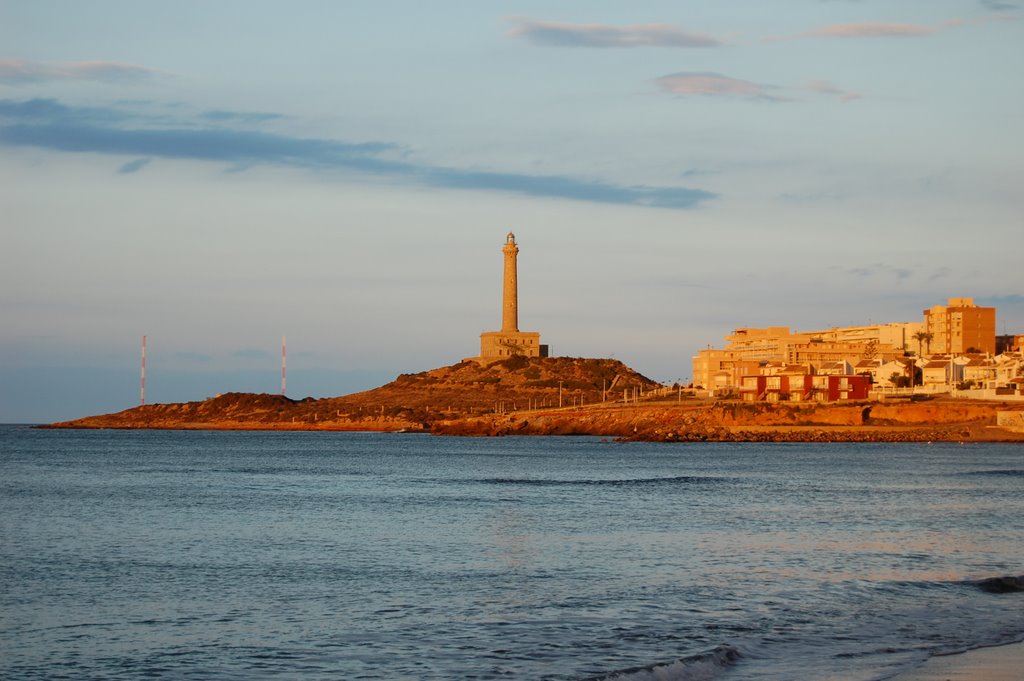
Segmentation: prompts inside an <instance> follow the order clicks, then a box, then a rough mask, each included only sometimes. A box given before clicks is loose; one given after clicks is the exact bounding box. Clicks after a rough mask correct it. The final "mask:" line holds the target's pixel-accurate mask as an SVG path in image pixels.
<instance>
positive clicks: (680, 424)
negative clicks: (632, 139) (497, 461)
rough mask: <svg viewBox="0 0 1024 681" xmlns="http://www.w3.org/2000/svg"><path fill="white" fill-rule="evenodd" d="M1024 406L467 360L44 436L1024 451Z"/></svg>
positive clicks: (137, 414) (225, 398)
mask: <svg viewBox="0 0 1024 681" xmlns="http://www.w3.org/2000/svg"><path fill="white" fill-rule="evenodd" d="M1007 411H1020V412H1024V405H1022V404H1019V403H1018V404H1003V403H1000V402H981V401H976V400H958V399H951V398H937V399H930V400H927V401H922V402H917V401H912V400H909V399H900V400H892V399H890V400H887V401H884V402H864V401H858V402H832V403H817V402H804V403H775V404H773V403H764V402H760V403H749V402H740V401H734V400H718V399H699V398H696V397H694V396H693V395H692V394H687V395H685V396H684V393H683V391H682V390H681V389H679V388H675V389H673V388H667V387H665V386H660V385H659V384H657V383H655V382H654V381H651V380H650V379H648V378H646V377H644V376H642V375H640V374H638V373H636V372H635V371H633V370H632V369H630V368H629V367H627V366H626V365H624V364H622V363H621V362H618V361H616V360H608V359H574V358H524V357H514V358H509V359H504V360H500V361H477V360H465V361H463V362H461V363H459V364H456V365H452V366H449V367H442V368H440V369H434V370H432V371H427V372H423V373H420V374H408V375H402V376H399V377H398V378H397V379H396V380H395V381H392V382H391V383H389V384H387V385H385V386H381V387H380V388H376V389H375V390H370V391H366V392H362V393H355V394H352V395H347V396H343V397H334V398H324V399H313V398H306V399H303V400H292V399H289V398H287V397H284V396H282V395H268V394H252V393H227V394H224V395H219V396H217V397H214V398H211V399H208V400H204V401H198V402H186V403H176V404H152V405H144V406H139V407H135V408H132V409H128V410H125V411H122V412H118V413H114V414H105V415H99V416H89V417H85V418H81V419H76V420H72V421H64V422H60V423H53V424H47V425H44V426H40V427H43V428H114V429H169V430H264V431H281V430H286V431H375V432H416V433H432V434H437V435H468V436H502V435H594V436H600V437H608V438H615V439H620V440H643V441H664V442H697V441H715V442H766V441H776V442H840V441H846V442H930V441H947V442H1022V443H1024V432H1018V431H1017V430H1014V429H1010V428H1006V427H999V426H998V425H997V424H998V416H999V414H1000V412H1007Z"/></svg>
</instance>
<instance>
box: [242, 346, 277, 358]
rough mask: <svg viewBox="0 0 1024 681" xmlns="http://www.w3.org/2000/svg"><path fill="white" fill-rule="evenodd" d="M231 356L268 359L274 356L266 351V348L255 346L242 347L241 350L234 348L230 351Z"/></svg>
mask: <svg viewBox="0 0 1024 681" xmlns="http://www.w3.org/2000/svg"><path fill="white" fill-rule="evenodd" d="M231 356H232V357H237V358H239V359H269V358H271V357H275V356H276V355H274V354H273V353H270V352H267V351H266V350H259V349H257V348H242V349H241V350H235V351H234V352H232V353H231Z"/></svg>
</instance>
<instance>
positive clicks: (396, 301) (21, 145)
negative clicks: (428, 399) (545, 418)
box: [0, 0, 1024, 422]
mask: <svg viewBox="0 0 1024 681" xmlns="http://www.w3.org/2000/svg"><path fill="white" fill-rule="evenodd" d="M1021 64H1024V1H1019V0H900V1H899V2H893V1H892V0H726V1H723V2H706V1H701V2H698V1H688V0H665V1H659V0H650V1H643V0H638V1H636V2H628V3H626V2H603V1H599V0H569V1H565V2H554V3H553V2H514V1H507V2H499V1H495V2H458V3H456V2H448V1H445V0H438V1H437V2H431V3H423V2H413V1H411V0H401V1H399V0H374V1H369V0H367V1H364V2H360V1H356V0H353V1H350V2H328V1H323V2H313V1H306V2H302V1H299V2H287V3H286V2H263V1H259V0H244V1H236V2H232V1H227V0H224V1H219V2H205V1H203V2H195V1H189V0H178V1H176V2H173V3H168V2H148V1H146V0H125V1H123V2H107V1H103V0H94V1H91V2H88V3H82V2H71V1H63V2H57V1H50V0H25V1H23V2H22V1H15V0H0V422H41V421H53V420H58V419H69V418H74V417H78V416H84V415H87V414H94V413H103V412H109V411H116V410H120V409H126V408H129V407H132V406H134V405H136V404H138V401H139V355H140V347H139V346H140V341H141V337H142V336H143V335H146V336H147V339H148V348H147V350H148V353H147V389H146V398H147V402H174V401H187V400H201V399H205V398H206V397H209V396H211V395H215V394H217V393H222V392H227V391H231V390H244V391H254V392H278V391H279V390H280V344H281V338H282V336H287V340H288V371H289V374H288V394H289V396H291V397H294V398H301V397H305V396H307V395H309V396H316V397H324V396H333V395H339V394H345V393H348V392H352V391H355V390H362V389H367V388H371V387H375V386H376V385H380V384H382V383H385V382H387V381H389V380H391V379H393V378H394V377H395V376H397V375H398V374H400V373H411V372H417V371H423V370H427V369H431V368H435V367H439V366H444V365H448V364H453V363H456V362H458V361H460V360H461V359H463V358H465V357H470V356H473V355H475V354H477V353H478V351H479V334H480V332H481V331H486V330H495V329H498V328H499V327H500V322H501V267H502V256H501V246H502V244H503V243H504V240H505V234H506V233H507V232H508V231H513V232H514V233H515V234H516V238H517V240H518V242H519V245H520V254H519V287H520V290H519V303H520V309H519V320H520V328H521V329H522V330H526V331H539V332H540V333H541V338H542V342H544V343H547V344H549V345H550V347H551V352H552V354H555V355H562V356H574V357H614V358H616V359H619V360H622V361H623V362H625V363H627V364H628V365H630V366H631V367H633V368H635V369H636V370H638V371H640V372H642V373H644V374H646V375H647V376H649V377H651V378H653V379H655V380H660V381H664V382H674V381H684V382H686V381H689V379H690V374H691V357H692V356H693V355H694V354H695V353H696V352H697V351H698V350H699V349H701V348H704V347H708V346H709V345H710V346H715V347H721V346H722V345H723V336H725V335H726V334H728V333H730V332H731V331H732V330H733V329H734V328H737V327H744V326H747V327H756V326H789V327H791V328H792V329H794V330H813V329H822V328H829V327H831V326H845V325H855V324H867V323H872V322H889V321H919V320H920V318H921V312H922V310H924V309H925V308H927V307H931V306H932V305H936V304H943V303H944V302H945V301H946V299H947V298H949V297H973V298H974V299H975V301H976V302H977V303H978V304H981V305H991V306H995V307H996V308H997V327H998V328H997V331H998V333H1024V264H1022V263H1024V257H1022V254H1024V192H1022V191H1021V187H1022V185H1024V153H1022V152H1024V141H1022V140H1024V85H1022V80H1021V76H1020V67H1021Z"/></svg>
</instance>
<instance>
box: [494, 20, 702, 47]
mask: <svg viewBox="0 0 1024 681" xmlns="http://www.w3.org/2000/svg"><path fill="white" fill-rule="evenodd" d="M512 21H516V22H517V23H518V25H517V26H515V27H514V28H512V29H510V30H509V31H508V35H509V36H512V37H514V38H524V39H526V40H528V41H530V42H531V43H533V44H535V45H545V46H549V47H596V48H608V47H719V46H721V45H722V42H721V41H720V40H718V39H717V38H715V37H713V36H710V35H707V34H704V33H691V32H688V31H683V30H682V29H679V28H676V27H675V26H670V25H668V24H635V25H632V26H609V25H607V24H563V23H556V22H553V21H533V20H531V19H513V20H512Z"/></svg>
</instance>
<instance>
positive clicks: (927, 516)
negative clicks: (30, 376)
mask: <svg viewBox="0 0 1024 681" xmlns="http://www.w3.org/2000/svg"><path fill="white" fill-rule="evenodd" d="M1022 519H1024V447H1021V446H1020V445H1012V444H958V443H932V444H923V443H922V444H849V443H832V444H824V443H822V444H782V443H695V444H664V443H660V444H656V443H621V442H614V441H607V440H604V439H601V438H594V437H504V438H449V437H436V436H430V435H420V434H371V433H328V432H205V431H192V432H187V431H116V430H93V431H70V430H40V429H32V428H28V427H23V426H3V427H0V678H3V679H5V680H8V681H13V680H20V679H204V680H213V681H216V680H227V679H416V680H431V679H545V680H559V681H563V680H565V681H568V680H579V681H582V680H590V681H596V680H598V679H602V680H603V679H621V680H625V681H645V680H648V679H658V680H660V681H694V680H704V681H706V680H712V679H722V680H723V681H751V680H755V679H786V680H794V681H798V680H801V679H807V680H814V681H820V680H827V679H837V680H838V679H842V680H852V681H858V680H864V681H869V680H881V679H886V678H889V677H891V676H893V675H894V674H897V673H899V672H901V671H904V670H908V669H912V668H914V667H915V666H917V665H920V664H921V663H922V662H923V661H924V660H925V659H926V658H927V657H928V656H929V655H934V654H943V653H953V652H958V651H965V650H970V649H974V648H979V647H984V646H991V645H998V644H1004V643H1010V642H1018V641H1021V640H1024V593H1021V592H1019V591H1017V592H1013V590H1012V589H1010V590H1009V591H1010V592H1009V593H993V591H1002V590H1005V589H990V588H989V589H986V588H984V587H985V586H986V585H987V584H990V582H986V581H985V580H990V579H992V578H1000V577H1017V576H1020V575H1022V574H1024V522H1022Z"/></svg>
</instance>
